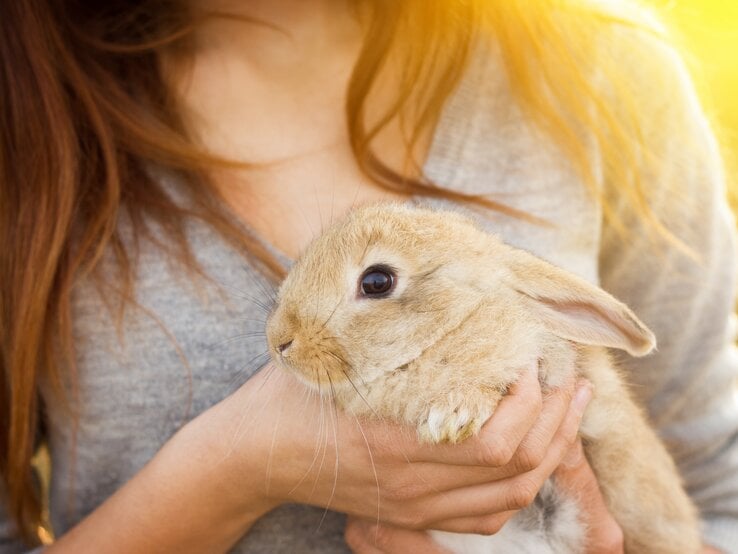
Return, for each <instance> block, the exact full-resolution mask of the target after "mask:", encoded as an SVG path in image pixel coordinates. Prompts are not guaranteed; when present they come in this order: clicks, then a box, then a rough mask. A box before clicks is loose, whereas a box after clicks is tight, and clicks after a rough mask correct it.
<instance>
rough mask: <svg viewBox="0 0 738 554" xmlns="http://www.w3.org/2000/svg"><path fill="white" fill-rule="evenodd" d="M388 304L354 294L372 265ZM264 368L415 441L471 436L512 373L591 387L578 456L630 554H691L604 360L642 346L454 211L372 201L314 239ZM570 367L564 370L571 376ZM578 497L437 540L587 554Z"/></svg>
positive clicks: (687, 534) (582, 291) (285, 300)
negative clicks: (402, 429)
mask: <svg viewBox="0 0 738 554" xmlns="http://www.w3.org/2000/svg"><path fill="white" fill-rule="evenodd" d="M371 267H380V268H385V269H387V270H389V271H391V273H392V275H393V277H394V279H393V281H392V289H391V291H390V292H389V293H388V294H387V295H386V296H383V297H378V298H374V297H369V296H366V295H364V294H363V292H362V290H361V285H360V281H361V279H362V276H363V275H364V273H365V271H366V270H367V268H371ZM267 338H268V342H269V348H270V353H271V355H272V358H273V360H274V362H275V363H276V364H277V365H278V366H280V367H282V368H284V369H285V370H287V371H290V372H292V373H294V374H295V375H297V376H298V377H299V378H300V379H301V380H303V381H304V382H305V383H307V384H308V385H309V386H311V387H315V388H317V389H318V390H320V391H321V393H323V394H331V395H332V396H333V398H334V400H335V402H336V403H337V404H338V405H339V406H340V407H342V408H344V409H346V410H350V411H351V412H353V413H354V414H357V415H363V416H367V417H377V416H379V417H382V418H388V419H392V420H395V421H398V422H403V423H406V424H409V425H412V426H414V427H415V428H417V431H418V436H419V438H420V439H421V440H422V441H426V442H429V443H441V442H450V443H455V442H458V441H462V440H464V439H465V438H467V437H470V436H472V435H474V434H475V433H477V432H478V431H479V429H480V427H481V426H482V424H483V423H484V422H485V421H486V420H487V419H488V418H489V417H490V415H491V414H492V413H493V411H494V408H495V406H496V405H497V403H498V402H499V401H500V400H501V399H502V397H503V396H504V395H505V393H506V391H507V390H508V387H509V386H510V385H511V384H512V383H513V382H515V380H516V379H517V377H518V376H519V374H520V372H521V371H526V370H530V369H529V368H537V371H538V376H539V380H540V382H541V384H542V387H543V388H544V390H546V389H547V388H550V387H556V386H557V385H559V384H562V383H563V382H564V381H566V380H568V379H571V378H572V375H571V372H572V371H575V372H576V373H577V374H578V375H581V376H583V377H586V378H587V379H589V381H590V382H591V383H592V384H593V386H594V395H593V398H592V401H591V402H590V404H589V406H588V408H587V410H586V412H585V414H584V417H583V420H582V424H581V428H580V435H581V436H582V438H583V442H584V448H585V454H586V456H587V459H588V460H589V462H590V464H591V466H592V469H593V470H594V472H595V474H596V475H597V479H598V482H599V485H600V488H601V490H602V493H603V496H604V498H605V501H606V503H607V506H608V508H609V510H610V512H611V513H612V514H613V516H614V517H615V519H616V520H617V521H618V523H619V524H620V526H621V527H622V529H623V532H624V536H625V546H626V552H628V553H629V554H636V553H658V554H671V553H673V554H688V553H692V552H697V551H698V550H699V548H700V537H699V531H698V523H697V515H696V511H695V509H694V506H693V505H692V503H691V502H690V500H689V499H688V497H687V495H686V494H685V492H684V490H683V488H682V485H681V482H680V478H679V475H678V473H677V470H676V467H675V465H674V463H673V461H672V459H671V457H670V456H669V454H668V453H667V451H666V449H665V448H664V446H663V445H662V443H661V442H660V441H659V439H658V438H657V436H656V434H655V433H654V431H653V430H652V429H651V428H650V427H649V425H648V424H647V422H646V418H645V416H644V414H643V412H642V410H641V409H640V408H639V407H638V406H637V405H636V404H635V403H634V401H633V400H632V398H631V396H630V395H629V393H628V390H627V387H626V386H625V385H624V383H623V380H622V379H621V377H620V376H619V374H618V372H617V370H616V368H615V366H614V365H613V363H612V362H611V360H610V358H609V356H608V353H607V349H606V348H604V347H610V348H617V349H621V350H624V351H626V352H628V353H630V354H631V355H634V356H642V355H645V354H647V353H648V352H650V351H651V350H652V349H653V348H654V346H655V339H654V336H653V334H652V333H651V332H650V331H649V330H648V329H647V328H646V326H645V325H644V324H643V323H641V322H640V321H639V320H638V319H637V318H636V316H635V315H634V314H633V313H632V312H631V311H630V310H629V309H628V308H627V307H626V306H625V305H624V304H622V303H620V302H619V301H617V300H616V299H615V298H613V297H612V296H610V295H609V294H608V293H606V292H605V291H603V290H601V289H599V288H598V287H596V286H593V285H591V284H590V283H588V282H586V281H585V280H583V279H581V278H579V277H577V276H575V275H572V274H571V273H568V272H566V271H564V270H562V269H559V268H557V267H555V266H553V265H550V264H548V263H547V262H544V261H542V260H540V259H539V258H537V257H535V256H533V255H531V254H529V253H527V252H524V251H522V250H517V249H514V248H512V247H510V246H508V245H506V244H504V243H503V242H501V241H500V240H499V239H498V238H497V237H495V236H493V235H491V234H489V233H487V232H485V231H483V230H482V229H481V228H480V227H479V226H478V225H477V224H475V223H474V222H473V221H472V220H470V219H469V218H467V217H465V216H463V215H461V214H459V213H456V212H450V211H437V210H429V209H421V208H416V207H410V206H406V205H401V204H379V205H373V206H368V207H363V208H359V209H356V210H354V211H352V212H351V213H350V214H349V215H348V217H347V218H345V219H344V220H343V221H341V222H339V223H337V224H334V225H333V226H332V227H330V228H329V229H328V230H326V231H325V232H324V233H323V234H322V235H321V236H320V237H318V238H317V239H315V240H314V241H313V242H312V243H311V245H310V246H309V247H308V248H307V250H306V251H305V252H304V254H303V255H302V256H301V257H300V259H299V260H298V261H297V262H296V263H295V265H294V266H293V268H292V269H291V271H290V273H289V274H288V275H287V277H286V279H285V281H284V282H283V284H282V285H281V287H280V290H279V294H278V299H277V305H276V307H275V309H274V311H273V312H272V314H271V315H270V318H269V320H268V323H267ZM572 368H575V369H572ZM579 515H580V514H579V510H578V508H577V506H576V499H573V498H568V497H566V496H564V495H563V494H560V493H559V492H558V491H557V489H556V484H555V481H554V479H553V478H552V479H549V480H548V481H547V482H546V484H545V485H544V487H543V488H542V489H541V491H540V492H539V494H538V496H537V497H536V499H535V500H534V501H533V502H532V503H531V504H530V505H529V506H527V507H525V508H524V509H523V510H521V511H520V512H519V513H518V514H517V515H516V516H515V517H513V518H512V519H511V520H510V521H509V522H508V524H506V525H505V526H504V527H503V529H502V530H501V531H500V532H499V533H497V534H496V535H492V536H481V535H454V534H451V533H441V532H434V538H435V539H436V540H437V541H438V542H440V543H442V544H444V545H445V546H447V547H448V548H451V549H452V550H453V551H455V552H459V553H461V552H470V553H480V554H481V553H490V552H531V553H536V554H542V553H546V552H550V553H552V554H553V553H556V554H559V553H561V554H563V553H566V554H571V553H576V552H583V549H584V546H583V537H584V534H585V527H584V524H583V523H582V521H581V518H580V517H579Z"/></svg>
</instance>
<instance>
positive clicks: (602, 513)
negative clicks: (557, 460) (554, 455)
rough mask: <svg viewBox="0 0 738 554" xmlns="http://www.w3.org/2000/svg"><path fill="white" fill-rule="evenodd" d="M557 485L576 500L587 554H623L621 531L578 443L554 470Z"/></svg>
mask: <svg viewBox="0 0 738 554" xmlns="http://www.w3.org/2000/svg"><path fill="white" fill-rule="evenodd" d="M554 475H555V476H556V483H557V485H559V486H560V487H561V488H562V489H563V490H564V491H565V492H566V493H567V494H568V495H569V496H573V497H574V498H576V499H577V503H578V504H579V507H580V514H581V516H582V517H584V518H585V524H586V526H587V539H586V545H587V548H586V552H587V554H622V553H623V552H624V543H623V530H622V529H621V528H620V525H618V523H617V522H616V521H615V518H613V517H612V515H611V514H610V511H609V510H608V509H607V506H606V505H605V499H604V498H603V497H602V493H601V492H600V487H599V485H598V484H597V478H596V477H595V474H594V472H593V471H592V468H591V467H590V465H589V463H588V462H587V458H585V457H584V450H583V449H582V443H581V442H580V441H577V442H576V444H575V445H574V446H573V447H572V448H571V450H570V451H569V453H568V454H567V456H566V458H564V460H563V461H562V463H561V465H560V466H559V467H558V469H557V470H556V472H555V474H554Z"/></svg>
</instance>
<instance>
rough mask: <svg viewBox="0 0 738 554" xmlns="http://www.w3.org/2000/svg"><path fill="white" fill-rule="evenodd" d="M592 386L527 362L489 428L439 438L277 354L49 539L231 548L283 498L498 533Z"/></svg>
mask: <svg viewBox="0 0 738 554" xmlns="http://www.w3.org/2000/svg"><path fill="white" fill-rule="evenodd" d="M575 391H579V392H578V393H575ZM572 394H576V396H578V399H576V400H574V401H573V402H572V400H571V399H572ZM590 396H591V390H590V386H589V385H588V384H587V383H585V382H583V383H579V384H578V385H575V384H573V383H571V384H569V385H567V386H565V387H562V388H561V389H557V390H555V391H553V392H552V393H551V394H549V395H548V396H547V397H546V398H545V399H542V398H541V394H540V387H539V386H538V382H537V379H536V378H535V375H534V372H532V371H531V372H527V373H526V374H525V375H524V376H522V377H521V379H520V381H519V382H518V383H517V384H516V385H515V386H514V387H513V388H512V390H511V392H510V394H509V395H508V396H507V397H506V398H505V399H504V400H503V401H502V403H501V404H500V405H499V408H498V410H497V412H496V413H495V415H494V416H493V417H492V419H491V420H490V421H489V422H488V424H487V425H486V426H485V427H484V428H483V430H482V432H481V434H480V435H479V436H478V437H475V438H473V439H470V440H468V441H466V442H465V443H463V444H461V445H456V446H453V445H435V446H430V445H426V444H420V443H418V441H417V439H416V438H415V433H414V430H411V429H408V428H405V427H400V426H395V425H390V424H386V423H375V422H370V421H362V422H359V421H357V420H356V419H355V418H354V417H352V416H351V415H350V414H346V413H342V412H340V411H336V410H333V409H331V407H329V406H328V405H327V404H326V403H325V402H324V401H321V399H320V398H319V396H318V395H317V394H314V393H309V391H308V390H307V389H306V388H305V386H304V385H303V384H302V383H300V382H298V381H297V380H296V379H295V378H293V377H292V376H290V375H287V374H285V373H283V372H281V371H280V370H278V369H276V368H271V367H268V368H267V369H266V370H262V371H261V372H259V373H258V374H257V375H255V376H254V377H252V378H251V379H250V380H249V381H248V382H247V383H246V384H245V385H243V386H242V387H241V388H240V389H239V390H238V391H237V392H236V393H234V394H233V395H231V396H229V397H228V398H226V399H225V400H223V401H222V402H220V403H219V404H217V405H215V406H214V407H213V408H211V409H209V410H207V411H206V412H204V413H202V414H201V415H199V416H198V417H196V418H195V419H193V420H192V421H191V422H189V423H188V424H187V425H185V426H184V427H183V428H182V429H181V430H180V431H179V432H178V433H177V434H176V435H175V436H174V437H173V438H172V439H170V441H169V442H168V443H167V444H165V446H164V447H163V448H162V449H161V450H160V451H159V452H158V453H157V454H156V456H155V457H154V458H153V459H152V460H151V462H150V463H149V464H147V465H146V466H145V467H144V468H143V469H142V470H141V471H140V472H139V473H138V474H136V475H135V476H134V477H133V478H132V479H131V480H130V481H129V482H128V483H126V485H124V486H123V487H122V488H121V489H120V490H119V491H117V492H116V493H115V494H114V495H113V496H112V497H110V498H109V499H108V500H106V501H105V502H104V503H103V504H102V505H101V506H100V507H99V508H98V509H97V510H95V511H94V512H93V513H92V514H90V515H89V516H88V517H87V518H85V519H84V520H83V521H82V522H81V523H80V524H78V525H77V526H76V527H74V528H73V529H72V530H70V531H69V532H68V533H66V534H65V535H63V536H62V537H60V538H59V540H58V541H57V542H56V543H55V544H53V545H52V546H51V547H49V552H52V553H53V552H111V553H118V552H121V553H123V552H183V553H188V552H193V553H195V552H225V551H226V550H227V549H228V548H229V547H230V546H232V545H233V543H235V542H236V541H237V540H238V539H239V538H240V537H241V536H242V535H243V534H245V533H247V532H248V530H249V528H250V526H251V525H252V524H253V523H254V521H256V519H258V518H259V517H261V516H262V515H264V514H265V513H267V512H268V511H269V510H271V509H273V508H274V507H276V506H278V505H280V504H282V503H284V502H299V503H307V504H314V505H317V506H328V507H330V508H331V509H335V510H339V511H343V512H346V513H349V514H352V515H353V516H355V517H358V518H362V519H370V518H372V519H376V518H377V517H379V518H380V519H379V520H380V521H381V522H383V523H386V524H388V525H390V526H393V527H402V528H412V529H426V528H434V529H442V530H447V531H457V532H466V533H470V532H476V533H491V532H494V531H496V530H498V529H499V528H500V527H501V525H503V524H504V522H505V521H506V520H507V519H508V518H509V517H511V515H512V513H513V512H514V510H515V509H517V508H519V507H521V506H520V500H519V497H520V491H521V490H525V489H526V488H530V489H531V491H535V490H537V488H538V487H540V486H541V484H542V483H543V481H545V480H546V479H547V478H548V476H549V475H550V474H551V472H553V471H554V469H555V468H556V467H557V466H558V465H559V464H560V462H561V460H562V458H564V456H565V455H566V452H567V451H568V450H569V448H570V447H571V445H572V444H573V442H574V440H575V437H576V433H577V430H578V427H579V422H580V420H581V416H582V413H583V411H584V408H585V406H586V404H587V402H588V400H589V398H590ZM531 406H533V407H534V409H533V410H531ZM245 407H247V409H245ZM321 419H322V420H323V421H324V422H327V424H326V425H325V426H323V427H322V428H321V426H320V425H319V423H320V421H321ZM316 445H318V448H317V449H316ZM506 452H516V454H515V455H513V456H512V457H511V458H510V457H509V455H507V454H505V453H506ZM540 453H543V456H542V457H541V458H540V461H539V460H538V456H539V455H540ZM508 460H509V461H508ZM337 467H340V471H336V468H337ZM529 492H530V491H529ZM529 492H527V493H526V494H527V495H528V494H529ZM378 502H379V505H378ZM132 529H135V533H134V532H131V530H132Z"/></svg>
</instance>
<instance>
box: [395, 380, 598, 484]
mask: <svg viewBox="0 0 738 554" xmlns="http://www.w3.org/2000/svg"><path fill="white" fill-rule="evenodd" d="M584 387H589V385H588V384H587V383H586V382H580V383H578V388H577V389H575V388H574V386H573V385H572V384H567V385H566V386H562V387H561V388H559V389H555V390H553V391H551V392H550V393H549V394H547V395H546V398H545V399H543V401H542V402H543V409H542V410H541V411H540V417H539V418H538V421H537V422H536V423H535V425H533V427H532V428H530V429H527V434H526V435H524V436H523V434H522V432H521V431H520V430H516V431H512V432H510V433H509V434H508V435H507V437H508V439H506V440H509V441H510V442H509V444H515V443H519V444H518V445H517V450H516V451H515V453H514V454H513V455H512V456H510V460H509V462H508V463H507V465H503V466H501V467H482V466H479V465H476V464H475V465H473V466H468V467H466V469H464V470H463V471H458V470H455V471H444V472H443V473H442V474H439V467H438V463H427V464H421V463H415V464H412V466H408V469H410V468H412V471H413V472H414V474H415V476H416V477H417V478H418V479H419V480H420V481H425V482H428V483H432V484H433V490H435V491H448V490H452V489H457V488H460V487H466V486H471V485H475V484H478V483H488V482H491V481H498V480H501V479H506V478H508V477H513V476H515V475H519V474H521V473H526V472H528V471H531V470H532V469H535V468H536V467H538V465H540V464H541V462H542V461H543V458H544V456H545V455H546V452H547V450H548V448H549V446H550V444H551V441H552V440H553V438H554V436H555V435H556V433H557V431H558V429H559V427H560V426H561V425H562V421H563V420H564V417H565V416H566V414H567V411H568V409H569V405H570V403H571V399H572V395H573V393H574V391H576V390H580V389H582V388H584ZM531 388H534V389H537V390H538V394H539V395H540V388H539V387H538V385H537V381H536V382H535V383H534V384H532V383H529V382H525V380H523V382H521V383H518V384H517V385H516V387H515V389H514V390H513V391H511V395H512V394H513V393H514V395H515V397H514V398H515V400H514V402H513V401H511V402H510V403H507V404H505V401H504V400H503V402H501V403H500V407H499V408H498V410H497V411H496V412H495V414H494V415H493V416H492V418H490V421H489V422H488V423H487V424H486V425H485V428H488V429H491V430H493V429H494V428H495V425H496V424H497V423H500V424H504V423H505V422H506V421H508V420H509V418H514V417H517V416H520V415H522V414H523V413H524V412H525V410H523V409H521V405H525V403H526V402H530V401H531V400H533V401H535V400H534V399H535V393H532V392H528V393H526V392H525V390H526V389H531ZM536 413H538V412H536ZM498 416H499V417H498ZM527 427H530V425H529V424H528V423H526V425H525V427H524V428H527ZM513 433H514V434H513ZM486 441H487V439H486V438H483V437H481V436H480V437H476V438H474V439H470V440H469V441H465V442H464V443H461V444H458V445H451V446H448V445H437V446H434V447H431V448H441V449H444V450H445V449H446V448H450V449H452V450H453V449H462V448H467V447H466V446H465V445H466V443H467V442H469V443H471V442H473V443H474V444H473V445H472V446H470V447H468V449H467V452H466V456H467V461H468V458H471V457H473V456H479V455H480V454H479V452H478V451H479V450H485V449H486V447H485V446H482V445H483V444H484V443H485V442H486ZM498 444H500V443H499V442H498ZM470 450H474V451H476V453H471V452H470ZM488 451H489V450H488ZM492 451H497V452H499V449H497V448H494V447H493V449H492ZM451 457H452V458H454V454H451ZM505 457H508V456H507V455H506V456H505ZM454 459H455V458H454ZM461 465H463V464H461Z"/></svg>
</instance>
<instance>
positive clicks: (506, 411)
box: [406, 371, 543, 467]
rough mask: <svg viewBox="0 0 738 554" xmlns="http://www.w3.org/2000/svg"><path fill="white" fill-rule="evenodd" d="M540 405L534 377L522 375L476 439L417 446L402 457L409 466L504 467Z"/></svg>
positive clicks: (532, 422)
mask: <svg viewBox="0 0 738 554" xmlns="http://www.w3.org/2000/svg"><path fill="white" fill-rule="evenodd" d="M542 404H543V402H542V398H541V386H540V384H539V383H538V377H537V375H536V374H535V373H534V372H533V371H524V372H522V374H521V375H520V377H519V379H518V381H517V382H516V383H514V384H513V385H512V386H511V387H510V391H509V392H508V394H507V395H506V396H505V397H504V398H503V399H502V400H501V401H500V403H499V405H498V406H497V408H496V409H495V412H494V414H492V417H491V418H490V419H489V420H488V421H487V422H486V423H485V424H484V426H483V427H482V429H481V431H480V432H479V434H478V435H477V436H476V437H472V438H470V439H467V440H465V441H463V442H462V443H460V444H433V445H424V444H421V445H417V446H414V447H413V448H412V449H410V451H407V452H406V454H407V456H408V459H409V460H410V461H412V462H437V463H443V464H450V465H472V466H480V467H501V466H504V465H506V464H507V463H508V462H509V461H510V459H511V458H512V456H513V455H514V453H515V451H516V450H517V448H518V445H519V444H520V442H521V441H522V440H523V438H524V437H525V436H526V434H527V433H528V432H529V431H530V428H531V427H532V426H533V425H534V424H535V422H536V421H537V420H538V419H539V416H541V408H542Z"/></svg>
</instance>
